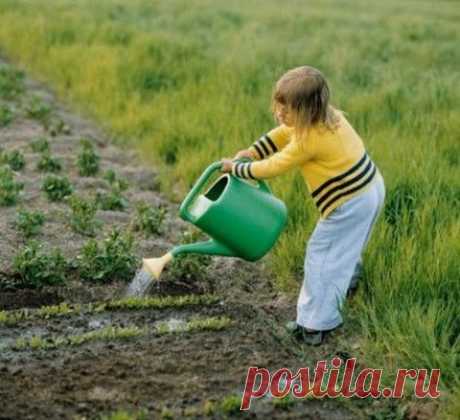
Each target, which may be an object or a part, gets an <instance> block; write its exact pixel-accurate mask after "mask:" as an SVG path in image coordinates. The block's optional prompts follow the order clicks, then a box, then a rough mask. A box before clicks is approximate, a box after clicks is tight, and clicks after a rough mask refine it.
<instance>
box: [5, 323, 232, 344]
mask: <svg viewBox="0 0 460 420" xmlns="http://www.w3.org/2000/svg"><path fill="white" fill-rule="evenodd" d="M231 324H232V320H231V319H230V318H228V317H225V316H222V317H209V318H201V319H200V318H194V319H191V320H190V321H188V322H185V323H184V325H182V326H180V327H179V328H174V329H172V328H170V327H169V325H168V323H167V322H161V323H158V325H157V326H156V328H155V329H154V330H153V331H152V332H153V333H154V334H155V335H156V336H160V335H165V334H171V333H185V332H196V331H220V330H222V329H224V328H227V327H229V326H230V325H231ZM150 332H151V330H149V328H147V327H144V328H139V327H137V326H128V327H118V326H112V325H111V326H107V327H105V328H101V329H99V330H95V331H90V332H86V333H83V334H78V335H71V336H57V337H49V338H44V337H40V336H33V337H31V338H22V337H21V338H18V339H17V340H16V343H15V344H14V346H13V349H15V350H49V349H55V348H58V347H65V346H80V345H82V344H85V343H87V342H90V341H112V340H127V339H131V338H134V337H140V336H145V335H147V334H149V333H150Z"/></svg>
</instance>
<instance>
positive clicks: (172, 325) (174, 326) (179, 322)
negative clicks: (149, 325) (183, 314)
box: [155, 318, 187, 332]
mask: <svg viewBox="0 0 460 420" xmlns="http://www.w3.org/2000/svg"><path fill="white" fill-rule="evenodd" d="M186 324H187V322H186V321H185V320H184V319H179V318H169V319H168V320H166V321H160V322H156V323H155V326H157V327H158V326H164V325H165V326H166V327H167V328H168V330H169V331H170V332H172V331H178V330H180V329H182V328H184V327H185V325H186Z"/></svg>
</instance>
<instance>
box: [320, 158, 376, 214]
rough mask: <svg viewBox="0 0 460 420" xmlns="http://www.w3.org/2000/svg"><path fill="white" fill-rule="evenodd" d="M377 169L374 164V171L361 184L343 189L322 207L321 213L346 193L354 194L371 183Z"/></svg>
mask: <svg viewBox="0 0 460 420" xmlns="http://www.w3.org/2000/svg"><path fill="white" fill-rule="evenodd" d="M376 171H377V167H376V166H375V165H374V169H373V171H372V172H371V174H370V175H369V176H368V177H367V178H366V179H365V180H364V181H363V182H361V184H358V185H357V186H356V187H353V188H350V189H349V190H346V191H343V192H342V193H340V194H339V195H337V196H335V197H333V198H332V199H331V200H329V201H328V202H327V203H326V204H325V205H324V206H323V208H322V209H320V212H321V213H324V212H325V211H326V209H328V208H329V207H330V206H331V205H332V204H334V203H335V202H336V201H337V200H338V199H340V198H342V197H344V196H346V195H350V194H353V193H354V192H356V191H358V190H360V189H361V188H363V187H364V186H366V185H367V184H369V182H371V181H372V179H373V178H374V176H375V173H376Z"/></svg>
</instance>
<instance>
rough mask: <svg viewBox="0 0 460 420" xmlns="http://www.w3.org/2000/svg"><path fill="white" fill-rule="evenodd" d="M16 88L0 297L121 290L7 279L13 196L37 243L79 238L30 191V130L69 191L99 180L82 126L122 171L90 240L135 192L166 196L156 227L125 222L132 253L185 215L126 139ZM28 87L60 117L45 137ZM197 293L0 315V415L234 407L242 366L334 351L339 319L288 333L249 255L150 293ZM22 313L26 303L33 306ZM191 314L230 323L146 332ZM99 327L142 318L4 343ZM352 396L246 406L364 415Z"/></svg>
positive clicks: (33, 176) (88, 295)
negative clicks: (145, 230)
mask: <svg viewBox="0 0 460 420" xmlns="http://www.w3.org/2000/svg"><path fill="white" fill-rule="evenodd" d="M25 87H26V89H25V92H24V93H23V94H22V95H21V96H20V97H19V98H17V99H14V100H8V101H5V100H2V102H1V103H2V104H7V105H8V106H10V107H11V109H13V110H14V114H15V117H14V119H13V121H12V122H11V123H10V124H8V125H7V126H5V127H3V128H0V144H1V146H2V148H3V149H4V150H16V149H18V150H21V151H22V152H23V153H24V156H25V158H26V166H25V168H24V169H23V170H20V171H18V172H17V178H18V179H19V180H20V181H21V182H23V183H24V185H25V188H24V192H23V193H22V195H21V197H20V202H19V204H18V205H16V206H12V207H0V215H1V217H0V249H1V252H0V273H1V274H0V283H1V284H2V289H0V310H2V309H8V310H12V309H18V308H24V307H26V308H37V307H40V306H43V305H51V304H58V303H62V302H68V303H88V302H102V301H107V300H108V299H111V298H115V297H119V296H120V295H121V294H122V292H123V290H124V288H125V286H126V284H125V283H121V282H118V283H111V284H108V285H100V284H93V283H91V282H83V281H81V280H80V279H79V278H78V277H77V276H72V275H69V280H68V283H67V284H66V286H59V287H57V286H56V287H48V288H44V289H42V290H33V289H32V290H31V289H15V288H11V287H10V288H8V287H7V286H8V284H9V280H10V279H11V278H12V276H13V271H12V264H11V262H12V259H13V257H14V255H15V254H16V253H17V251H18V249H20V248H21V247H22V246H23V244H24V241H23V239H22V238H21V237H20V235H19V234H18V232H17V231H16V229H15V227H14V223H13V222H14V219H15V216H16V212H17V210H18V208H19V206H20V205H22V206H23V207H26V208H27V209H40V210H42V211H43V212H45V214H46V222H45V226H44V229H43V230H42V233H41V234H40V235H39V236H38V237H37V238H36V239H37V240H38V241H39V242H41V243H43V244H44V246H45V247H58V248H60V249H61V250H62V252H63V253H64V255H65V256H66V257H67V258H71V257H74V256H75V255H76V254H77V253H78V252H79V250H80V249H81V247H82V246H83V244H84V243H85V242H86V241H87V240H88V238H86V237H84V236H82V235H80V234H77V233H74V232H73V231H72V229H71V228H70V227H69V225H68V223H67V222H68V218H69V209H68V206H67V205H66V204H65V203H58V204H56V203H51V204H50V203H49V202H48V201H47V199H46V198H45V197H44V195H43V194H42V193H41V192H40V185H41V181H42V178H43V176H44V175H43V174H41V173H39V172H37V170H36V169H35V168H36V163H37V160H38V155H37V154H36V153H33V152H32V151H31V150H30V147H29V146H30V142H31V141H32V140H33V139H36V138H37V137H41V136H46V137H48V138H49V141H50V144H51V148H52V153H53V155H55V156H57V157H59V158H61V159H62V161H63V162H64V173H65V174H67V175H68V176H69V179H70V180H71V182H72V183H73V184H74V185H75V187H76V191H77V193H82V194H93V193H95V192H96V191H99V190H100V191H104V190H107V189H108V188H109V186H108V184H107V182H105V181H104V180H102V179H101V177H100V176H98V177H86V178H83V177H80V176H79V175H78V172H77V168H76V166H75V155H76V150H77V148H78V144H79V140H80V139H81V138H82V137H87V138H91V139H92V140H93V141H94V144H95V145H96V149H97V152H98V153H99V154H100V156H101V167H102V169H103V170H105V169H108V168H111V169H113V170H115V171H116V172H117V173H119V174H120V175H121V176H123V177H125V178H126V179H127V180H128V181H129V184H130V187H129V189H128V190H127V191H126V193H125V195H126V198H127V199H128V202H129V205H128V208H127V209H126V210H125V211H101V210H98V212H97V218H99V219H100V220H102V222H103V226H102V228H101V230H100V232H98V235H97V239H100V238H103V237H104V235H105V234H106V233H107V232H109V231H110V229H111V228H113V227H115V226H116V227H119V228H122V229H126V228H127V227H128V226H129V224H130V221H131V220H132V218H133V215H134V211H135V209H134V204H135V203H136V202H138V201H140V200H144V201H146V202H148V203H150V204H151V205H154V206H158V205H162V206H164V207H165V208H166V209H167V215H166V220H165V222H164V227H163V231H162V234H161V235H157V236H152V237H150V238H145V237H144V236H143V235H142V234H136V250H135V252H136V256H137V257H138V259H139V261H140V258H141V257H142V256H157V255H160V254H161V253H162V252H164V251H166V250H167V249H168V248H169V247H170V246H171V245H172V244H173V243H175V242H176V241H178V238H179V234H180V232H181V231H184V230H185V229H186V228H187V226H186V224H185V223H183V222H182V221H180V220H179V218H178V206H177V205H175V204H171V203H169V202H168V201H167V200H165V198H164V197H163V196H162V195H161V193H160V192H159V191H158V185H157V182H156V180H155V172H154V170H152V169H151V168H145V167H144V168H143V167H141V166H140V165H139V159H138V157H136V155H135V153H134V152H127V151H125V150H121V149H119V148H117V147H115V146H114V145H113V144H112V143H111V141H110V138H109V137H108V136H107V135H106V134H105V133H103V132H101V131H100V130H99V129H98V128H97V127H95V126H94V125H93V124H92V123H90V122H88V121H87V120H85V119H83V118H81V117H80V116H78V115H76V114H74V113H73V112H72V111H71V110H70V109H69V108H68V107H67V106H65V105H63V104H62V103H59V102H57V100H56V99H55V97H54V96H53V94H52V93H51V92H50V91H49V90H48V89H47V88H45V87H44V86H43V85H41V84H39V83H36V82H34V81H32V80H29V79H26V80H25ZM31 97H40V98H41V99H42V100H43V101H44V103H46V104H48V105H49V106H50V107H51V109H52V111H51V112H52V115H53V116H55V117H56V118H58V119H59V120H62V121H63V122H64V123H65V124H66V125H67V126H68V127H69V128H70V132H69V131H68V130H67V129H66V130H65V131H66V132H65V133H58V134H57V135H55V136H50V133H49V131H47V129H46V128H45V127H44V125H43V123H42V122H40V121H37V119H33V118H30V117H28V116H27V115H26V112H25V110H24V109H25V108H24V107H25V105H24V104H26V103H27V101H29V100H30V98H31ZM201 293H212V295H213V296H216V297H217V300H216V301H215V302H213V303H210V304H203V305H185V306H183V307H169V308H163V309H159V308H150V309H141V310H129V311H128V310H126V309H110V310H107V309H106V310H102V311H100V312H93V313H91V312H85V311H82V312H78V311H77V312H74V313H69V314H67V315H63V316H58V317H52V316H51V317H49V318H48V319H43V318H42V317H39V316H35V315H33V316H31V317H29V318H27V319H25V320H19V321H18V322H14V323H12V324H10V325H8V324H5V323H3V324H2V323H1V322H0V401H1V409H0V418H1V419H19V418H20V419H41V418H48V419H50V418H99V416H101V415H103V414H109V413H113V412H116V411H117V410H126V411H128V412H130V413H134V415H136V413H139V412H145V413H146V418H161V417H163V418H182V417H190V418H203V417H205V415H209V418H228V417H233V416H241V414H239V413H238V412H237V411H234V408H232V407H230V408H228V407H227V408H225V407H226V406H225V404H224V405H222V403H223V402H225V401H228V400H229V398H228V397H230V396H232V395H241V392H242V390H243V385H244V380H245V374H246V371H247V369H248V367H249V366H261V367H267V368H269V369H275V368H280V367H289V368H291V369H297V368H299V367H302V366H303V367H305V366H307V365H308V366H314V363H315V362H316V360H321V359H325V358H326V359H330V358H332V357H333V356H334V355H336V354H340V350H341V347H340V346H341V345H342V344H341V343H343V335H344V334H345V333H344V332H343V331H342V332H339V333H336V334H335V335H333V336H332V337H330V338H328V341H327V343H326V344H325V345H324V346H322V347H320V348H315V349H310V348H302V347H301V346H299V345H298V344H296V343H295V342H294V341H292V340H291V339H290V338H289V337H287V336H286V334H285V333H284V331H283V328H282V326H283V325H284V322H285V321H287V320H289V319H291V318H292V317H294V315H295V300H293V299H292V298H290V299H289V298H287V297H285V296H281V295H279V294H278V293H277V292H275V291H274V290H273V287H272V282H271V280H270V278H269V277H268V276H267V274H266V273H265V272H264V271H263V262H261V263H258V264H249V263H245V262H243V261H240V260H237V259H223V258H215V259H213V262H212V264H211V266H210V267H209V268H208V269H207V270H206V273H205V274H203V277H200V278H197V279H194V280H193V281H191V280H187V279H183V278H169V279H168V281H167V282H166V283H163V284H162V285H161V286H160V287H159V288H155V289H154V290H153V291H152V292H151V295H152V296H157V295H158V296H177V295H199V294H201ZM8 313H10V312H8ZM29 313H32V314H36V312H34V311H33V310H31V311H30V312H29ZM197 317H198V318H201V319H204V318H209V317H227V318H229V319H230V320H231V324H230V325H228V326H226V327H225V328H223V329H221V330H206V329H201V330H200V329H198V330H195V331H189V332H173V330H174V328H172V329H171V331H172V332H171V333H169V334H163V335H161V334H157V333H155V330H154V327H155V325H158V323H159V322H161V321H163V322H166V323H169V324H168V325H180V324H181V323H182V324H183V323H184V322H187V321H189V320H191V319H194V318H197ZM108 326H116V327H138V328H140V329H142V328H144V327H148V328H149V331H148V332H147V333H145V334H143V335H140V336H137V337H134V338H131V339H127V340H117V339H113V340H111V339H105V340H100V341H88V342H87V343H83V344H81V345H75V346H68V345H62V346H58V347H57V348H55V349H38V350H34V349H21V350H17V349H16V350H14V349H13V347H14V346H15V343H17V340H18V338H21V337H22V338H25V339H30V338H31V337H32V336H38V337H42V338H43V339H45V340H46V339H49V338H50V337H68V336H72V335H78V334H80V335H81V334H85V333H88V332H91V331H97V330H100V329H103V328H106V327H108ZM342 350H343V349H342ZM234 405H235V404H233V406H234ZM367 405H368V404H367ZM367 405H366V404H364V406H367ZM362 406H363V404H362V403H360V402H347V403H346V404H345V403H343V402H340V401H334V400H318V401H315V400H308V401H301V402H296V403H294V404H289V405H286V406H285V407H280V406H279V405H277V404H274V403H273V399H272V398H268V397H267V398H262V399H260V400H258V401H255V402H254V403H253V406H252V409H251V411H250V413H248V414H246V415H245V416H248V417H256V418H261V419H268V418H302V419H306V418H311V419H352V418H360V417H362V418H364V417H366V418H367V415H366V412H367V411H366V409H365V408H363V407H362ZM360 407H361V408H360ZM168 416H169V417H168Z"/></svg>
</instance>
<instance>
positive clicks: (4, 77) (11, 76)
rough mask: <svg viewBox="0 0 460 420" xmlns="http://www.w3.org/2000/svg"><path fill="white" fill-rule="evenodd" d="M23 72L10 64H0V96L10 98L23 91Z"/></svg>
mask: <svg viewBox="0 0 460 420" xmlns="http://www.w3.org/2000/svg"><path fill="white" fill-rule="evenodd" d="M23 79H24V72H22V71H18V70H15V69H13V68H12V67H10V66H5V65H2V66H0V97H2V98H5V99H12V98H14V97H16V96H18V95H19V94H21V93H22V92H23V91H24V86H23Z"/></svg>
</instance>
